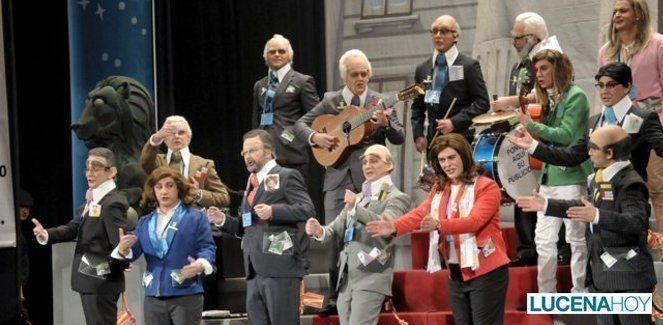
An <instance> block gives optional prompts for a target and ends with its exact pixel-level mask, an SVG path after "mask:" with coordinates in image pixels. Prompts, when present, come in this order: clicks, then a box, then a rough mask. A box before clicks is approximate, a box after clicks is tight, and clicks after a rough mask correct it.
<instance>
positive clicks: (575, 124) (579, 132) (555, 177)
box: [527, 85, 593, 186]
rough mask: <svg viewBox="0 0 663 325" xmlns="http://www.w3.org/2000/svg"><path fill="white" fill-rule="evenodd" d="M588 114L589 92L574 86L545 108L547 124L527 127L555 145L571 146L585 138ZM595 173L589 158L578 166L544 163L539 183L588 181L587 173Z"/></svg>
mask: <svg viewBox="0 0 663 325" xmlns="http://www.w3.org/2000/svg"><path fill="white" fill-rule="evenodd" d="M550 114H554V115H550ZM588 117H589V102H588V100H587V95H585V92H584V91H583V90H582V89H581V88H580V87H578V86H576V85H571V86H570V87H569V88H568V89H567V91H565V92H564V96H563V98H562V100H561V102H560V103H557V105H556V106H555V107H554V109H552V110H547V111H546V116H544V117H543V121H544V122H545V121H549V122H548V124H543V123H536V122H531V123H529V124H528V125H527V130H528V131H529V132H530V133H532V134H534V135H538V136H539V137H541V139H543V140H544V141H546V143H548V144H551V145H553V146H555V147H570V146H572V145H574V144H576V142H578V140H579V139H581V138H582V137H583V133H584V132H585V128H586V125H587V119H588ZM592 172H593V171H592V165H591V162H590V161H589V159H588V160H586V161H585V162H583V163H582V164H580V165H579V166H575V167H562V166H555V165H551V164H547V163H544V164H543V166H542V167H541V179H540V181H539V182H540V183H541V185H548V186H559V185H573V184H586V182H587V176H588V175H589V174H591V173H592Z"/></svg>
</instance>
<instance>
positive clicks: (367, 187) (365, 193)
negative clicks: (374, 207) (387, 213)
mask: <svg viewBox="0 0 663 325" xmlns="http://www.w3.org/2000/svg"><path fill="white" fill-rule="evenodd" d="M361 194H362V198H361V201H359V205H360V206H366V205H367V204H368V203H369V202H371V183H369V182H364V184H363V185H362V186H361Z"/></svg>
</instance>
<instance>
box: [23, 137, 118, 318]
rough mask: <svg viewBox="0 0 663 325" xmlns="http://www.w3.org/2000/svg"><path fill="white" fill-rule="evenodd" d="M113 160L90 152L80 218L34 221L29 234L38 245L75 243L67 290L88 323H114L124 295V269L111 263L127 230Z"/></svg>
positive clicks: (102, 153)
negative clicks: (78, 302) (53, 224)
mask: <svg viewBox="0 0 663 325" xmlns="http://www.w3.org/2000/svg"><path fill="white" fill-rule="evenodd" d="M116 175H117V165H116V161H115V155H114V154H113V152H112V151H110V150H109V149H106V148H94V149H92V150H90V151H89V153H88V159H87V161H86V169H85V178H86V179H87V183H88V186H89V188H88V190H87V193H86V194H85V200H86V203H85V206H83V210H82V211H83V212H82V213H81V214H80V215H76V216H74V218H73V219H72V220H71V221H70V222H69V223H67V224H65V225H62V226H59V227H54V228H48V229H44V227H43V226H42V225H41V223H40V222H39V221H38V220H37V219H32V222H33V223H34V225H35V227H34V229H33V233H34V235H35V237H36V238H37V241H38V242H39V243H40V244H41V245H46V244H47V243H49V244H53V243H60V242H66V241H72V240H74V239H77V241H76V249H75V251H74V259H73V262H72V267H71V289H72V290H74V291H76V292H78V293H79V295H80V297H81V303H82V305H83V312H84V314H85V321H86V323H87V324H115V317H116V315H117V299H118V298H119V297H120V293H122V292H123V291H124V269H125V267H126V266H128V264H126V263H124V262H121V261H118V260H114V259H112V258H110V254H111V252H112V251H113V248H115V246H117V244H118V243H119V239H120V237H119V231H118V229H120V228H125V227H126V221H127V209H128V208H129V204H128V203H127V199H126V198H125V196H124V195H122V194H120V193H118V191H117V189H116V185H115V176H116Z"/></svg>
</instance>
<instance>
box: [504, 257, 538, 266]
mask: <svg viewBox="0 0 663 325" xmlns="http://www.w3.org/2000/svg"><path fill="white" fill-rule="evenodd" d="M530 265H536V259H532V258H524V257H519V256H518V257H516V258H514V259H513V260H511V262H509V266H530Z"/></svg>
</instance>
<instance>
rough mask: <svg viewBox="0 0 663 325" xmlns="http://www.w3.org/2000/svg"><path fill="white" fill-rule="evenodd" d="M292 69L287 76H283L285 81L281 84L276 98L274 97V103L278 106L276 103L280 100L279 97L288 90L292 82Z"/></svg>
mask: <svg viewBox="0 0 663 325" xmlns="http://www.w3.org/2000/svg"><path fill="white" fill-rule="evenodd" d="M293 73H294V72H293V71H292V69H290V71H288V72H287V73H286V74H285V76H283V80H281V82H280V83H279V88H277V89H276V96H274V103H275V104H276V101H278V100H279V96H280V95H281V94H283V93H284V92H285V90H286V89H287V87H288V85H289V84H290V80H292V75H293Z"/></svg>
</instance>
